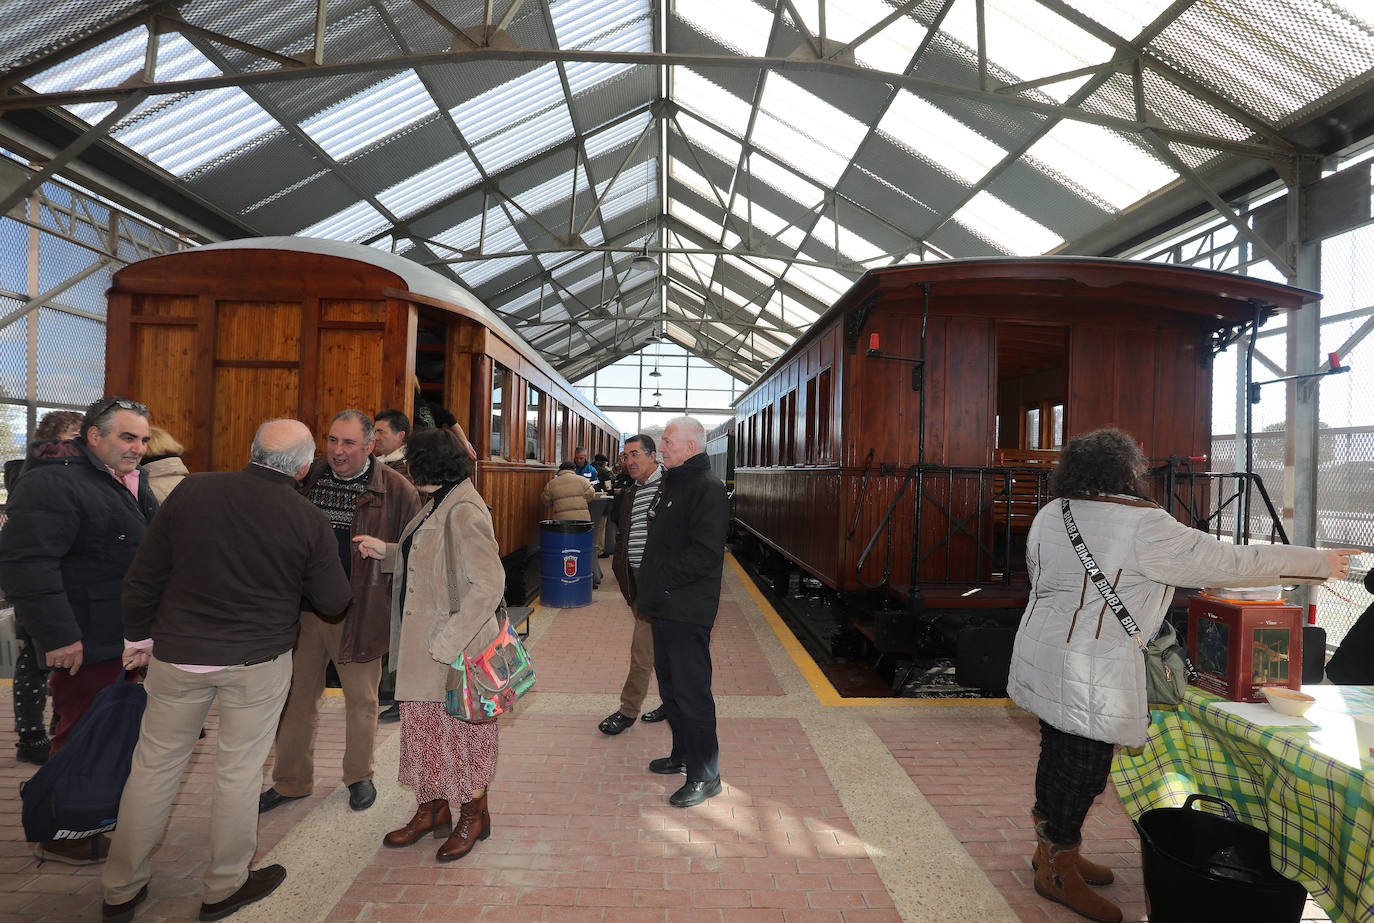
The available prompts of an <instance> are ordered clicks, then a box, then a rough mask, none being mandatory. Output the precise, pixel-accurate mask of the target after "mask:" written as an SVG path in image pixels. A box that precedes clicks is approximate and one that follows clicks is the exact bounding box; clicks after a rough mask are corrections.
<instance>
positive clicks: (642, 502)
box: [625, 465, 663, 568]
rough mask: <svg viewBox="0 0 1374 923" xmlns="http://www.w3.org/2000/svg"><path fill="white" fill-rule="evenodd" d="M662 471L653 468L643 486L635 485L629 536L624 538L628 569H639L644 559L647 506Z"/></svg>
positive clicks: (661, 475)
mask: <svg viewBox="0 0 1374 923" xmlns="http://www.w3.org/2000/svg"><path fill="white" fill-rule="evenodd" d="M662 478H663V469H662V468H660V467H658V466H657V465H655V466H654V473H653V474H651V475H649V477H648V478H646V479H645V481H644V483H643V484H637V485H635V493H634V506H632V507H630V534H629V535H628V536H626V538H625V558H626V560H627V561H628V562H629V565H630V567H632V568H637V567H639V562H640V561H641V560H643V558H644V546H645V545H646V544H647V543H648V541H649V504H651V503H652V502H653V500H654V496H655V495H656V494H657V493H658V488H659V482H660V481H661V480H662Z"/></svg>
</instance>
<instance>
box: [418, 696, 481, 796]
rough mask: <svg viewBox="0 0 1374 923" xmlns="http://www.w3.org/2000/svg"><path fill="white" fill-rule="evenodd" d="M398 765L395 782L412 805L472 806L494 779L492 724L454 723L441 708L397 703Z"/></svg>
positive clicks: (433, 704) (440, 705)
mask: <svg viewBox="0 0 1374 923" xmlns="http://www.w3.org/2000/svg"><path fill="white" fill-rule="evenodd" d="M400 762H401V765H400V772H399V773H398V775H397V779H398V781H400V783H401V784H402V785H408V786H410V787H411V788H413V789H415V800H416V802H417V803H419V804H424V803H426V802H428V801H433V800H434V799H436V798H442V799H444V800H445V801H447V802H449V803H450V804H452V805H459V804H463V803H464V802H467V801H471V800H472V793H473V792H474V791H476V790H478V789H483V788H486V787H487V786H488V785H489V784H491V780H492V779H493V778H494V777H495V775H496V722H495V721H491V722H487V723H485V724H471V723H469V722H467V721H464V720H462V719H461V718H455V717H453V716H452V715H450V714H449V713H448V712H446V711H444V703H443V702H402V703H401V761H400Z"/></svg>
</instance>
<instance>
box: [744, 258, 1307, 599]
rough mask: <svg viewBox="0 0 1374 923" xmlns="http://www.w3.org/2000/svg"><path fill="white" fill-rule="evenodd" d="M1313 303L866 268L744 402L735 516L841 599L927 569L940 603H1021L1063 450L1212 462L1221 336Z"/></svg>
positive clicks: (1139, 279)
mask: <svg viewBox="0 0 1374 923" xmlns="http://www.w3.org/2000/svg"><path fill="white" fill-rule="evenodd" d="M1314 297H1316V296H1314V295H1313V294H1312V293H1310V292H1303V291H1300V290H1297V289H1292V288H1288V287H1286V286H1281V285H1275V284H1271V283H1267V282H1261V281H1257V280H1253V279H1248V278H1245V277H1241V276H1235V275H1229V274H1222V273H1214V272H1208V271H1201V270H1191V269H1182V268H1178V267H1172V266H1164V265H1157V264H1148V263H1132V262H1122V261H1112V260H1095V259H1076V258H1045V259H1030V260H971V261H950V262H936V263H924V264H920V265H914V266H901V267H893V268H889V269H880V270H874V271H871V272H869V273H868V274H866V275H865V276H864V277H863V278H862V279H860V280H859V282H857V283H856V284H855V285H854V287H853V288H851V289H850V290H849V291H848V292H847V293H846V294H845V295H844V296H843V297H842V298H841V299H840V300H839V301H838V302H837V303H836V304H835V305H834V307H833V308H832V309H831V310H830V311H829V312H827V313H826V314H825V315H824V316H823V317H821V318H820V319H819V320H818V321H817V322H816V323H815V324H814V325H813V326H812V328H811V329H810V330H809V331H807V333H806V334H804V335H803V336H802V337H801V338H799V339H798V340H797V341H796V343H795V344H793V346H792V347H791V348H790V349H789V350H788V351H787V352H785V353H784V354H783V355H782V356H781V357H779V359H778V360H777V361H776V362H775V363H774V364H773V366H772V368H770V369H769V371H768V372H767V373H766V374H765V375H764V376H763V377H762V378H760V379H759V380H758V381H756V382H755V383H754V384H753V385H752V386H751V387H750V388H749V390H748V391H746V392H745V393H744V395H743V396H742V397H741V398H740V399H739V400H738V402H737V403H736V428H737V443H736V445H737V448H736V467H735V482H736V491H735V503H736V517H737V519H738V522H739V524H740V525H742V526H743V527H744V528H745V529H747V530H748V531H749V532H751V533H753V535H754V536H756V537H757V538H758V539H759V540H760V541H762V542H763V543H764V544H766V545H767V546H769V547H771V548H772V549H773V550H774V551H776V552H777V553H779V554H781V555H783V556H785V557H786V558H788V559H790V560H791V561H792V562H795V564H797V565H799V566H800V567H801V568H802V569H804V570H805V571H807V572H809V573H811V574H813V575H814V576H816V577H818V578H819V579H820V580H821V581H823V582H824V583H825V584H827V585H829V586H830V587H832V588H834V589H836V590H839V591H844V592H850V591H862V590H865V589H868V588H873V587H878V586H881V587H883V588H885V589H886V590H887V591H888V592H891V593H893V594H894V595H896V596H898V597H899V598H909V597H910V596H911V586H912V582H913V581H912V573H913V570H914V571H915V573H916V574H917V581H916V582H917V584H918V586H919V587H920V589H921V594H922V597H923V600H924V605H925V606H929V607H941V608H946V607H948V608H960V607H968V606H984V607H1002V608H1008V609H1019V608H1021V607H1022V606H1023V605H1024V601H1025V579H1024V550H1023V548H1024V537H1023V536H1024V531H1025V530H1026V529H1027V528H1029V524H1030V519H1031V517H1033V515H1034V513H1035V511H1036V509H1038V508H1039V506H1040V505H1042V504H1043V503H1044V502H1045V501H1046V500H1047V499H1048V496H1047V493H1046V490H1045V485H1046V477H1045V475H1046V473H1047V472H1048V468H1049V466H1050V464H1052V462H1053V459H1054V457H1055V455H1056V454H1057V453H1056V452H1055V451H1054V449H1055V448H1056V447H1057V445H1058V444H1059V442H1060V440H1061V438H1067V437H1069V436H1071V435H1072V434H1075V433H1080V432H1085V431H1088V430H1092V429H1096V428H1098V427H1103V426H1117V427H1120V428H1122V429H1124V430H1126V431H1127V432H1130V433H1132V434H1133V435H1134V436H1135V437H1136V438H1137V439H1139V440H1140V441H1141V444H1142V448H1143V449H1144V453H1145V455H1146V456H1147V457H1149V458H1155V459H1167V458H1168V457H1169V456H1178V457H1181V458H1187V457H1189V456H1205V455H1207V454H1208V452H1209V445H1210V436H1211V400H1212V389H1211V363H1210V358H1211V355H1212V352H1213V349H1214V348H1215V344H1216V343H1217V342H1218V335H1219V334H1220V335H1224V334H1225V332H1227V331H1230V330H1233V329H1235V328H1236V327H1238V326H1240V325H1243V324H1247V323H1250V322H1252V321H1254V320H1255V319H1256V317H1257V312H1258V314H1261V315H1262V314H1266V313H1269V312H1272V311H1274V310H1276V309H1295V308H1297V307H1299V306H1301V305H1302V304H1303V303H1304V302H1305V301H1309V300H1311V299H1313V298H1314ZM1018 534H1019V535H1021V536H1022V538H1021V542H1020V546H1019V547H1018V544H1017V542H1016V536H1017V535H1018ZM866 550H867V554H866V555H865V551H866ZM1018 572H1020V573H1018ZM975 588H977V589H978V592H976V593H972V594H970V593H969V591H970V590H973V589H975Z"/></svg>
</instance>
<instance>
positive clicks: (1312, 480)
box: [1283, 158, 1321, 606]
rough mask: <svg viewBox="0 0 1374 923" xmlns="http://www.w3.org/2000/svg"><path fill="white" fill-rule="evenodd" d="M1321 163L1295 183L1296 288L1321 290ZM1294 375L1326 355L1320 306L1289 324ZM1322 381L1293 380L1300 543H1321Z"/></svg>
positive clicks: (1294, 497)
mask: <svg viewBox="0 0 1374 923" xmlns="http://www.w3.org/2000/svg"><path fill="white" fill-rule="evenodd" d="M1319 176H1320V174H1319V173H1318V172H1317V164H1316V162H1315V161H1313V160H1310V159H1308V158H1299V160H1298V165H1297V170H1296V171H1295V177H1294V181H1293V182H1292V183H1291V184H1290V186H1289V190H1288V240H1289V246H1290V248H1291V252H1292V254H1293V268H1294V277H1293V279H1292V280H1291V281H1292V284H1294V285H1296V286H1298V287H1299V288H1306V289H1312V290H1314V291H1319V290H1320V289H1321V244H1320V243H1316V242H1311V241H1308V240H1307V239H1306V238H1307V234H1306V231H1307V229H1306V228H1305V227H1304V226H1303V222H1302V220H1301V219H1302V205H1303V198H1304V193H1303V190H1304V188H1305V187H1306V186H1307V185H1308V184H1310V183H1312V182H1314V181H1315V180H1316V179H1318V178H1319ZM1287 341H1288V363H1287V364H1288V373H1289V374H1290V375H1292V374H1299V375H1301V374H1306V373H1310V372H1315V371H1317V366H1318V359H1317V357H1318V355H1319V353H1320V351H1321V310H1320V308H1319V306H1318V304H1317V303H1315V302H1314V303H1311V304H1307V305H1304V306H1303V307H1302V308H1301V309H1300V310H1299V311H1297V312H1295V313H1294V314H1293V315H1292V317H1290V318H1289V321H1288V336H1287ZM1319 381H1320V379H1311V380H1308V381H1297V382H1289V383H1288V385H1287V388H1288V395H1287V410H1286V414H1285V416H1286V417H1287V421H1288V422H1287V426H1285V427H1284V432H1285V437H1284V452H1283V459H1284V470H1283V507H1284V519H1285V520H1288V521H1287V522H1285V526H1286V527H1287V529H1288V534H1289V535H1290V536H1292V541H1293V543H1294V544H1295V545H1315V544H1316V543H1317V428H1318V427H1317V421H1318V402H1317V401H1318V395H1319V393H1320V388H1319V387H1318V382H1319ZM1289 601H1290V602H1295V603H1298V604H1300V605H1304V606H1305V605H1307V604H1308V603H1310V602H1314V601H1315V596H1314V595H1313V594H1312V592H1311V589H1310V588H1309V587H1307V586H1302V587H1299V588H1298V590H1297V592H1296V593H1295V594H1293V595H1292V596H1291V597H1290V600H1289Z"/></svg>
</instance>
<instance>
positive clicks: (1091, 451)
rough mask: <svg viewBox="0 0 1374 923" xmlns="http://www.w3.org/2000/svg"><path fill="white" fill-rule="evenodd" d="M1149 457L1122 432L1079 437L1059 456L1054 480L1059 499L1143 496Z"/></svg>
mask: <svg viewBox="0 0 1374 923" xmlns="http://www.w3.org/2000/svg"><path fill="white" fill-rule="evenodd" d="M1144 473H1145V456H1143V455H1141V454H1140V449H1139V448H1137V447H1136V442H1135V439H1133V438H1132V437H1131V436H1130V435H1129V434H1128V433H1123V432H1122V431H1121V430H1119V429H1098V430H1093V431H1092V432H1091V433H1084V434H1083V435H1081V436H1075V437H1074V438H1073V439H1072V440H1071V441H1070V442H1069V444H1068V445H1066V446H1064V448H1063V450H1062V451H1061V452H1060V453H1059V464H1058V465H1057V466H1056V467H1055V469H1054V474H1053V476H1052V477H1051V479H1050V493H1051V494H1053V495H1054V496H1056V497H1070V498H1075V497H1077V498H1085V497H1100V496H1102V495H1104V494H1130V495H1132V496H1137V497H1138V496H1142V495H1143V491H1142V490H1141V486H1140V478H1141V475H1143V474H1144Z"/></svg>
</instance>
